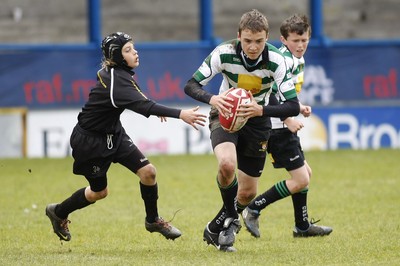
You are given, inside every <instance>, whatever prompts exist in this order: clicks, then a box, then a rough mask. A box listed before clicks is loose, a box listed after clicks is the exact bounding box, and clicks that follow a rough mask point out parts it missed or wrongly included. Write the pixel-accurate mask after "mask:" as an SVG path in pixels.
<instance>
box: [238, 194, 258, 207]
mask: <svg viewBox="0 0 400 266" xmlns="http://www.w3.org/2000/svg"><path fill="white" fill-rule="evenodd" d="M256 195H257V194H256V193H255V192H252V191H238V195H237V197H238V202H239V203H240V204H241V205H244V206H245V205H248V204H249V203H250V202H251V201H252V200H253V199H254V198H255V197H256Z"/></svg>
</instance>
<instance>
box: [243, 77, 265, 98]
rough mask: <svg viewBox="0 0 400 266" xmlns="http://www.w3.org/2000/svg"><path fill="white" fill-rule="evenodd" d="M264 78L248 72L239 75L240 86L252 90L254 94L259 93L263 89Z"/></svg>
mask: <svg viewBox="0 0 400 266" xmlns="http://www.w3.org/2000/svg"><path fill="white" fill-rule="evenodd" d="M261 84H262V79H261V78H260V77H257V76H251V75H246V74H239V75H238V82H237V86H238V88H242V89H245V90H248V91H250V92H251V93H252V94H257V93H259V92H260V91H261Z"/></svg>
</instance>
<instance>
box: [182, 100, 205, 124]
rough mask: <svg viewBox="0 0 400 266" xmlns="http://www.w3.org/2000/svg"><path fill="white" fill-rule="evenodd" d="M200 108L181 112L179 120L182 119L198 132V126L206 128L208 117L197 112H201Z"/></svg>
mask: <svg viewBox="0 0 400 266" xmlns="http://www.w3.org/2000/svg"><path fill="white" fill-rule="evenodd" d="M199 108H200V106H197V107H195V108H192V109H185V110H182V111H181V114H180V115H179V118H180V119H182V120H183V121H184V122H186V123H188V124H189V125H191V126H192V127H194V129H196V130H198V129H197V127H196V125H200V126H204V125H205V122H206V117H207V116H206V115H203V114H200V113H198V112H197V111H198V110H199Z"/></svg>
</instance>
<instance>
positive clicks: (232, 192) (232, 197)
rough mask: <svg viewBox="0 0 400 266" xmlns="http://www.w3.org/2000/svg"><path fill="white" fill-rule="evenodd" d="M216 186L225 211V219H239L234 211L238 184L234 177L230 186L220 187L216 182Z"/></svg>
mask: <svg viewBox="0 0 400 266" xmlns="http://www.w3.org/2000/svg"><path fill="white" fill-rule="evenodd" d="M217 182H218V180H217ZM218 186H219V190H220V192H221V196H222V201H223V202H224V206H225V209H226V217H233V218H235V219H237V218H239V216H238V213H237V211H236V199H237V191H238V182H237V178H236V176H235V178H234V179H233V181H232V183H231V184H230V185H228V186H226V187H222V186H221V185H220V184H219V182H218Z"/></svg>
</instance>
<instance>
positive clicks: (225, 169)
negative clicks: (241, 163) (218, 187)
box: [219, 160, 236, 177]
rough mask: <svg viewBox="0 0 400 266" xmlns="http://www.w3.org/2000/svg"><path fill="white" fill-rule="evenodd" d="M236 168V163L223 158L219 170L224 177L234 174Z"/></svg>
mask: <svg viewBox="0 0 400 266" xmlns="http://www.w3.org/2000/svg"><path fill="white" fill-rule="evenodd" d="M235 170H236V164H235V163H234V162H232V161H230V160H221V162H220V163H219V172H220V173H221V175H222V176H224V177H230V176H233V175H234V173H235Z"/></svg>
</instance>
